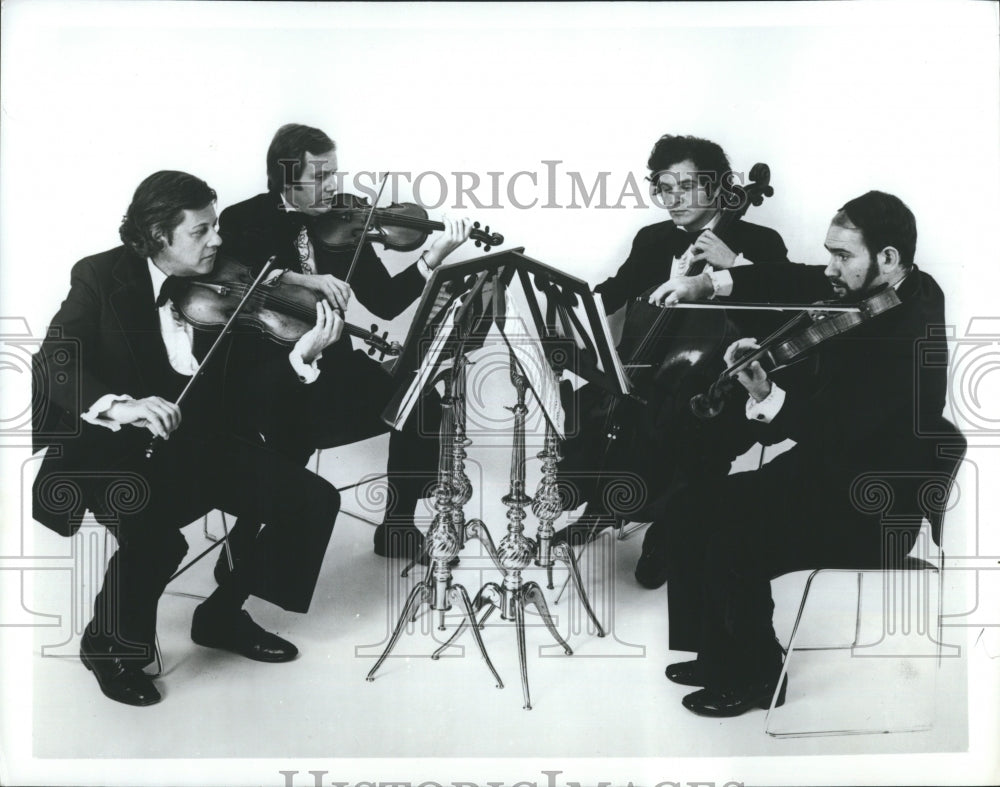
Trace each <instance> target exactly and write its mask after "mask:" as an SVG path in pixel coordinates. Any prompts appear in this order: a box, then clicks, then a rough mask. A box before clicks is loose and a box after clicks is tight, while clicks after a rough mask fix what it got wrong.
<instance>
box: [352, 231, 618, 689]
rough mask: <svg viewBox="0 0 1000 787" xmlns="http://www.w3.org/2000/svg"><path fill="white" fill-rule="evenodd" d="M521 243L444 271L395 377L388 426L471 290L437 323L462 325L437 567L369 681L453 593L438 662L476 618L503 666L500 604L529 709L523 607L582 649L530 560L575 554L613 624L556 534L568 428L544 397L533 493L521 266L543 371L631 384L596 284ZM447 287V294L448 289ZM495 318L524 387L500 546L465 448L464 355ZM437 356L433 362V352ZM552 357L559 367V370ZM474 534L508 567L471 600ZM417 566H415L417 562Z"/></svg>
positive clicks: (447, 422) (544, 561) (547, 561)
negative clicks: (533, 575)
mask: <svg viewBox="0 0 1000 787" xmlns="http://www.w3.org/2000/svg"><path fill="white" fill-rule="evenodd" d="M522 252H523V249H515V250H512V251H507V252H504V253H502V254H495V255H492V256H490V257H488V258H480V259H476V260H469V261H466V262H461V263H457V264H454V265H448V266H443V267H441V268H439V269H437V270H436V271H435V273H434V275H433V276H432V277H431V280H430V282H429V283H428V286H427V289H426V290H425V293H424V297H423V299H422V300H421V303H420V306H418V309H417V315H416V317H415V318H414V322H413V325H412V326H411V329H410V334H409V336H408V337H407V341H406V344H405V345H404V351H403V353H402V355H401V356H400V359H399V362H398V363H397V365H396V367H395V369H394V374H395V375H396V376H397V378H399V379H401V381H402V383H403V384H402V385H401V386H400V388H399V390H398V393H397V396H396V397H395V398H394V399H393V401H392V402H391V403H390V405H389V406H388V407H387V408H386V411H385V413H384V414H383V417H384V418H385V420H386V421H388V422H389V423H390V425H393V426H398V425H399V424H400V423H402V422H403V421H405V419H406V417H407V415H406V413H407V411H406V410H405V409H404V406H405V402H406V401H412V400H413V397H414V396H416V395H418V394H419V390H420V387H421V385H422V383H421V382H420V381H421V379H423V380H424V381H426V380H428V379H430V375H428V373H427V370H426V369H424V370H423V374H422V375H421V364H425V363H426V362H427V356H428V354H429V353H432V352H433V349H432V347H431V343H432V341H433V340H428V339H427V338H426V337H425V333H426V331H427V326H435V325H439V326H440V323H441V321H442V314H443V313H444V312H445V310H446V309H447V308H449V303H450V302H451V301H454V299H455V298H457V297H459V295H463V294H464V302H463V303H462V305H461V306H460V307H458V311H457V314H456V315H455V318H454V328H453V329H452V328H450V327H449V326H448V324H447V317H445V318H444V319H445V326H444V328H443V329H442V328H440V327H439V328H438V331H440V330H446V331H449V330H454V334H453V336H452V338H450V339H449V340H448V345H447V346H448V350H449V351H450V353H451V361H450V363H451V367H450V373H449V374H448V375H447V376H446V377H445V396H444V398H443V400H442V408H443V418H442V444H441V462H440V466H439V482H438V487H437V490H436V493H435V517H434V522H433V524H432V525H431V528H430V530H429V531H428V534H427V538H426V545H427V552H428V555H429V557H430V559H431V566H430V568H429V570H428V571H427V573H426V574H425V576H424V578H423V580H421V582H419V583H418V584H417V586H416V587H415V588H414V589H413V591H412V592H411V594H410V597H409V599H408V600H407V603H406V605H405V606H404V609H403V611H402V614H401V615H400V618H399V622H398V623H397V626H396V628H395V630H394V631H393V634H392V636H391V638H390V640H389V643H388V646H387V647H386V650H385V652H384V653H383V654H382V656H381V657H380V658H379V660H378V661H377V662H376V664H375V666H374V667H373V668H372V670H371V671H370V672H369V675H368V678H369V680H371V679H373V678H374V675H375V672H376V671H377V670H378V669H379V667H380V666H381V664H382V663H383V661H384V660H385V659H386V658H387V657H388V655H389V653H390V652H391V650H392V648H393V646H394V645H395V643H396V641H397V640H398V638H399V636H400V633H401V632H402V629H403V627H404V625H405V623H406V622H407V621H408V620H413V619H415V618H416V616H417V614H418V613H419V610H420V608H421V607H422V606H423V605H424V604H427V605H428V606H429V607H430V608H431V609H434V610H438V611H439V612H440V614H441V625H440V626H439V628H440V629H443V628H444V625H443V616H444V612H445V611H446V610H448V609H450V608H451V604H452V602H457V603H459V604H460V606H461V609H462V613H463V618H462V621H461V623H460V624H459V626H458V627H457V628H456V631H455V633H454V635H453V636H452V637H451V638H450V639H449V640H448V642H447V643H445V645H444V646H442V647H441V648H439V649H438V650H437V651H435V653H434V654H433V656H432V658H435V659H436V658H437V657H438V656H439V655H440V653H441V652H442V651H443V650H444V648H446V647H447V646H448V645H449V644H450V643H451V642H452V641H453V640H454V639H455V638H456V637H457V636H458V635H459V634H460V633H461V631H462V629H463V628H464V627H465V625H466V624H467V623H469V624H471V628H472V629H473V632H474V636H475V638H476V642H477V645H478V647H479V649H480V652H481V653H482V655H483V657H484V659H485V660H486V662H487V665H488V666H489V667H490V670H491V671H492V672H493V674H494V676H495V677H496V672H495V670H494V669H493V665H492V663H491V662H490V660H489V658H488V656H487V655H486V651H485V647H484V646H483V643H482V640H481V637H480V634H479V629H480V628H481V627H482V625H483V624H484V623H485V620H486V618H487V617H488V616H489V614H490V613H491V612H492V609H500V611H501V616H502V617H503V619H505V620H509V621H513V622H514V623H515V628H516V631H517V636H518V649H519V655H520V664H521V678H522V686H523V690H524V707H525V708H530V707H531V703H530V694H529V690H528V681H527V666H526V652H525V641H524V634H525V632H524V606H525V604H533V605H534V606H535V607H536V609H537V610H538V612H539V614H540V616H541V617H542V619H543V621H544V623H545V625H546V627H547V628H548V630H549V631H550V633H551V634H552V636H553V637H554V638H555V639H556V641H557V642H558V643H559V644H560V645H562V647H563V648H564V650H565V652H566V653H567V654H570V653H572V650H571V648H570V647H569V645H568V644H567V643H566V641H565V640H564V639H563V638H562V636H561V635H560V634H559V632H558V631H557V630H556V628H555V626H554V624H553V622H552V618H551V616H550V614H549V612H548V608H547V605H546V603H545V600H544V596H543V594H542V590H541V588H540V587H539V586H538V584H537V583H535V582H528V583H524V582H523V579H522V577H521V572H522V571H523V570H524V569H525V568H527V567H528V565H529V564H530V563H531V562H532V559H535V560H534V562H535V564H536V565H539V566H541V567H545V568H547V569H548V570H549V573H550V574H551V569H552V566H553V565H554V563H555V561H556V560H561V561H563V562H565V563H566V565H567V567H568V569H569V572H570V575H571V576H572V578H573V580H574V583H575V586H576V588H577V590H578V592H579V595H580V598H581V600H582V601H583V604H584V607H585V609H586V611H587V614H588V616H589V617H590V619H591V621H592V622H593V624H594V626H595V627H596V629H597V631H598V635H599V636H604V629H603V628H602V627H601V625H600V623H599V622H598V620H597V617H596V615H595V614H594V611H593V609H592V607H591V605H590V603H589V599H588V598H587V594H586V591H585V589H584V587H583V583H582V580H581V578H580V574H579V569H578V567H577V565H576V560H575V556H574V555H573V552H572V550H571V549H570V548H569V546H568V545H567V544H564V543H560V544H555V545H553V544H552V543H551V539H552V535H553V532H554V528H553V527H552V522H553V521H554V520H555V518H556V517H558V515H559V513H560V512H561V510H562V504H561V497H560V495H559V491H558V488H557V486H556V466H557V465H556V463H557V462H558V458H559V456H558V431H559V430H558V429H557V427H556V424H554V423H553V421H552V419H551V418H550V417H549V414H548V413H547V412H546V409H545V407H544V406H542V407H541V411H542V413H543V414H544V415H545V418H546V442H545V450H544V451H543V452H542V453H541V454H539V456H540V457H541V458H543V460H544V464H543V473H544V475H543V479H542V482H541V483H540V485H539V494H538V496H537V498H536V500H535V501H532V499H531V498H530V497H529V496H528V495H527V494H526V493H525V477H524V476H525V415H526V413H527V405H526V403H525V399H526V392H527V390H528V389H529V388H530V389H531V390H532V392H533V393H534V394H535V397H536V399H537V400H538V401H539V403H540V404H541V403H542V401H543V400H542V399H541V398H540V396H539V391H538V390H535V388H534V387H533V386H532V383H531V380H530V375H528V374H527V373H526V372H525V370H524V368H523V367H522V364H521V362H520V361H519V360H518V358H517V355H516V353H515V352H514V348H513V347H512V346H511V344H510V339H509V338H508V337H507V335H505V334H504V333H503V328H504V320H505V314H506V311H505V303H506V301H505V291H506V289H507V287H508V286H509V285H510V283H511V281H512V280H513V277H514V275H518V276H519V277H520V280H521V283H522V285H523V288H524V291H525V295H526V297H527V299H528V304H529V307H530V309H531V314H532V322H533V324H534V328H535V330H536V332H537V339H535V340H534V341H536V343H540V344H541V345H542V347H543V348H544V349H545V351H546V360H547V361H548V364H543V366H546V368H545V369H544V371H543V370H538V371H539V372H541V373H544V374H547V375H555V374H556V371H559V372H561V370H562V369H564V368H569V369H570V370H571V371H573V372H575V373H577V374H580V376H582V377H584V378H585V379H587V380H589V381H593V382H598V383H599V384H601V385H604V386H605V387H608V388H610V389H611V390H622V388H623V385H624V384H623V383H621V382H620V381H619V380H620V376H619V377H618V378H616V375H615V367H614V361H615V359H616V356H614V349H613V345H612V344H611V342H610V335H609V333H608V332H607V330H606V322H603V321H602V319H601V316H600V312H599V309H598V307H597V305H596V303H595V301H594V299H593V296H592V294H591V293H590V288H589V286H588V285H587V283H586V282H584V281H582V280H580V279H576V278H574V277H571V276H567V275H566V274H564V273H562V272H560V271H557V270H555V269H553V268H550V267H548V266H546V265H544V264H542V263H540V262H538V261H536V260H532V259H530V258H528V257H526V256H524V255H523V254H522ZM529 275H533V276H534V277H535V280H536V286H537V287H538V290H537V291H536V290H535V289H534V287H533V286H532V283H531V280H530V279H529V278H528V277H529ZM538 293H545V295H546V301H547V304H546V305H547V310H548V313H549V318H550V319H549V320H548V322H546V321H545V320H543V319H542V316H541V309H540V307H539V303H538ZM442 295H444V297H443V298H442V297H440V296H442ZM491 311H492V315H491V314H490V312H491ZM556 319H558V320H559V322H560V324H561V327H562V329H563V332H562V333H560V331H559V330H558V329H557V327H556ZM494 323H495V324H496V325H497V326H498V327H499V328H500V330H501V335H503V337H504V341H505V342H507V344H508V350H509V354H510V358H511V370H510V374H511V381H512V383H513V384H514V387H515V389H516V391H517V395H518V398H517V404H516V405H515V406H514V408H512V410H513V413H514V438H513V450H512V458H511V485H510V492H509V493H508V494H507V495H506V496H504V498H503V503H504V504H505V505H506V506H507V508H508V513H507V518H508V527H507V535H506V536H505V537H504V539H503V540H502V541H501V543H500V545H499V546H498V547H494V543H493V539H492V538H491V536H490V534H489V531H488V529H487V527H486V525H485V524H484V523H483V522H482V521H481V520H479V519H473V520H470V521H468V522H466V521H465V514H464V505H465V504H466V503H467V502H468V500H469V499H470V497H471V493H472V489H471V484H470V482H469V479H468V477H467V476H466V474H465V469H464V461H465V458H466V452H465V448H466V447H467V446H468V445H469V443H470V442H471V441H469V440H468V438H467V436H466V431H465V425H466V424H465V373H466V367H467V365H468V363H469V361H468V360H467V359H466V358H465V354H466V353H467V352H469V351H470V350H471V349H476V348H478V347H480V346H482V343H483V340H484V339H485V337H486V333H487V332H488V330H489V328H490V326H491V325H492V324H494ZM602 324H603V326H604V330H603V331H602V330H600V328H599V327H598V328H595V327H593V326H601V325H602ZM567 337H568V338H567ZM567 341H570V342H572V343H573V344H574V345H575V347H576V350H578V352H567V347H566V342H567ZM431 360H432V361H433V358H432V359H431ZM550 364H551V367H552V368H549V365H550ZM553 369H555V370H556V371H553ZM543 382H544V381H543ZM424 384H425V383H424ZM528 505H531V506H532V509H533V510H534V512H535V513H536V515H537V516H538V517H539V519H540V522H541V524H540V527H539V537H538V542H537V544H536V542H535V541H534V540H532V539H529V538H527V537H526V536H525V535H524V526H523V520H524V517H525V515H526V514H525V508H526V507H527V506H528ZM472 537H475V538H478V539H479V540H480V541H481V542H482V543H483V544H484V547H485V548H486V551H487V552H488V553H489V554H490V556H491V558H492V559H493V561H494V563H495V564H496V565H497V567H498V568H499V569H500V570H501V571H502V572H503V574H504V579H503V586H502V587H501V586H500V585H497V584H496V583H492V582H491V583H487V585H486V586H484V587H483V588H482V589H481V590H480V591H479V593H477V594H476V598H475V601H474V602H473V603H472V605H471V606H470V603H469V600H468V595H467V594H466V592H465V589H464V588H463V587H462V586H460V585H456V584H454V583H453V582H452V577H451V568H450V565H449V563H450V561H451V560H452V559H453V558H454V557H455V556H456V555H457V554H458V551H459V550H460V549H461V547H462V545H463V544H464V542H465V541H466V540H467V539H469V538H472ZM536 556H537V558H536ZM411 565H412V564H411ZM409 568H410V567H409V566H408V567H407V570H408V569H409ZM550 586H551V582H550ZM486 604H490V605H491V606H490V609H489V610H487V612H486V614H485V615H484V616H483V619H482V620H481V621H479V622H478V623H477V621H476V619H475V613H474V612H473V610H472V607H475V611H476V612H478V611H479V610H481V609H482V607H483V606H484V605H486ZM497 681H498V685H502V683H501V682H500V680H499V677H497Z"/></svg>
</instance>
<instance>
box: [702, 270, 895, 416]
mask: <svg viewBox="0 0 1000 787" xmlns="http://www.w3.org/2000/svg"><path fill="white" fill-rule="evenodd" d="M899 304H900V300H899V295H898V294H897V293H896V290H895V289H893V288H892V287H886V288H885V289H883V290H881V291H880V292H877V293H875V294H874V295H871V296H869V297H867V298H865V299H864V300H862V301H860V302H859V303H857V304H852V308H851V309H850V310H843V309H838V310H837V311H836V312H831V311H829V310H828V309H825V308H824V307H829V306H834V305H837V306H841V305H842V303H840V302H824V303H817V304H813V305H811V306H808V307H804V308H803V310H802V312H801V313H800V314H799V315H797V316H796V317H794V318H793V319H791V320H789V321H788V322H787V323H785V325H783V326H781V327H780V328H779V329H778V330H777V331H775V332H774V333H773V334H771V336H769V337H767V338H766V339H765V340H764V341H763V342H761V343H760V345H759V346H758V347H757V348H756V349H749V350H747V351H745V352H743V353H741V354H740V356H739V358H737V359H735V361H734V363H733V364H731V365H730V366H728V367H727V368H726V369H725V370H724V371H723V372H722V374H720V375H719V377H718V379H716V380H715V382H713V383H712V385H711V386H709V389H708V391H707V392H706V393H702V394H698V395H697V396H693V397H691V400H690V406H691V410H692V412H693V413H694V414H695V415H697V416H698V417H699V418H714V417H716V416H717V415H718V414H719V413H720V412H721V411H722V409H723V407H724V406H725V400H726V397H727V394H728V392H729V391H730V390H733V389H735V387H736V380H737V375H739V373H740V372H742V371H744V370H745V369H747V368H748V367H749V366H750V364H752V363H753V362H754V361H760V364H761V366H762V367H763V369H764V371H766V372H768V373H771V372H776V371H779V370H781V369H784V368H786V367H788V366H791V365H792V364H793V363H798V362H799V361H800V360H802V359H803V358H804V357H806V356H807V355H808V354H809V353H810V352H811V351H812V350H813V349H814V348H816V347H817V346H819V345H820V344H821V343H823V342H825V341H827V340H828V339H832V338H834V337H835V336H841V335H842V334H844V333H846V332H847V331H850V330H852V329H854V328H856V327H857V326H859V325H861V324H862V323H865V322H868V321H869V320H871V319H873V318H874V317H877V316H878V315H880V314H882V313H883V312H886V311H888V310H889V309H892V308H895V307H896V306H898V305H899Z"/></svg>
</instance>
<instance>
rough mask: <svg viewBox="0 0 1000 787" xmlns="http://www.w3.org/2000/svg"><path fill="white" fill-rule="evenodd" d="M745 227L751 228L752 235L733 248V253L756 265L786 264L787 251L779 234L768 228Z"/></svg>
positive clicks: (758, 226) (755, 225)
mask: <svg viewBox="0 0 1000 787" xmlns="http://www.w3.org/2000/svg"><path fill="white" fill-rule="evenodd" d="M746 226H747V227H753V230H754V231H753V233H752V235H748V236H747V238H746V240H745V242H744V243H743V244H740V246H739V247H738V248H733V251H735V252H737V253H738V254H742V255H743V257H744V258H745V259H747V260H748V261H750V262H753V263H755V264H758V265H759V264H767V263H772V262H788V249H787V248H786V247H785V241H784V240H783V239H782V237H781V235H780V234H778V233H777V232H775V231H774V230H772V229H771V228H770V227H761V226H760V225H757V224H753V225H746ZM734 245H736V244H734Z"/></svg>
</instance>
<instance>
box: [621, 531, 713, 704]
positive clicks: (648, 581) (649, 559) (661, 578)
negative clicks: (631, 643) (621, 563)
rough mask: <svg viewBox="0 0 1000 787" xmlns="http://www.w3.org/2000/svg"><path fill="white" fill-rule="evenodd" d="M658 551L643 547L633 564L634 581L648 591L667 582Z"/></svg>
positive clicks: (660, 553) (663, 560)
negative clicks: (637, 559)
mask: <svg viewBox="0 0 1000 787" xmlns="http://www.w3.org/2000/svg"><path fill="white" fill-rule="evenodd" d="M660 549H661V548H660V547H658V546H657V547H650V546H646V545H643V548H642V554H641V555H639V561H638V562H637V563H636V564H635V581H636V582H638V583H639V584H640V585H642V586H643V587H644V588H646V589H648V590H656V589H657V588H659V587H663V585H664V583H665V582H666V581H667V561H666V559H665V558H664V556H663V553H662V552H661V551H660ZM693 685H698V684H693Z"/></svg>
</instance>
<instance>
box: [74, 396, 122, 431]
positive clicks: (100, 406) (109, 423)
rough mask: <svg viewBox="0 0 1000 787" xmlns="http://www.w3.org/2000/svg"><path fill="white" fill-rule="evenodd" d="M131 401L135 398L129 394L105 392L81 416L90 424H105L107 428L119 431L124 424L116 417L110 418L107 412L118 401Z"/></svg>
mask: <svg viewBox="0 0 1000 787" xmlns="http://www.w3.org/2000/svg"><path fill="white" fill-rule="evenodd" d="M131 401H133V399H132V397H131V396H129V395H128V394H104V396H102V397H101V398H100V399H98V400H97V401H96V402H94V403H93V404H92V405H91V406H90V409H89V410H87V412H85V413H81V414H80V418H82V419H83V420H84V421H86V422H87V423H88V424H93V425H94V426H103V427H105V428H106V429H110V430H111V431H112V432H117V431H118V430H119V429H121V428H122V425H121V424H120V423H119V422H118V421H116V420H115V419H114V418H108V417H107V416H106V413H107V411H108V410H110V409H111V405H113V404H116V403H117V402H131Z"/></svg>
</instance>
